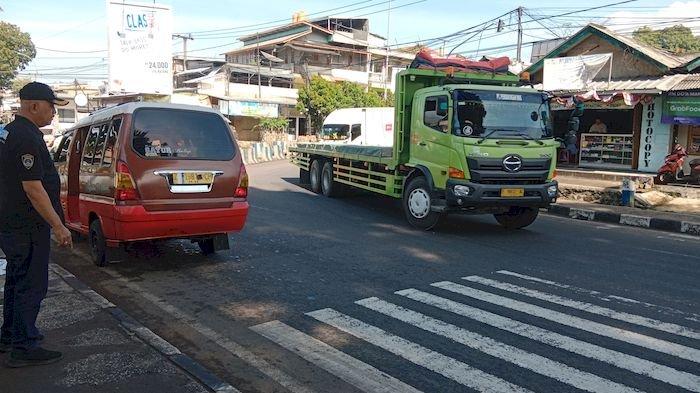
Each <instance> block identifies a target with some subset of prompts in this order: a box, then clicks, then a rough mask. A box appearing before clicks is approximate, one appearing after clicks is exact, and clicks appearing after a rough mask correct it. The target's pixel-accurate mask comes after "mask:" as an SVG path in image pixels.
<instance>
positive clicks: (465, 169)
mask: <svg viewBox="0 0 700 393" xmlns="http://www.w3.org/2000/svg"><path fill="white" fill-rule="evenodd" d="M395 97H396V100H395V107H394V108H395V116H394V126H393V133H394V143H393V146H391V147H381V146H361V145H347V144H332V143H305V144H298V145H297V146H296V147H293V148H291V149H290V159H291V162H292V163H293V164H295V165H297V166H299V167H300V172H299V173H300V175H299V177H300V182H301V183H302V184H310V186H311V190H312V191H314V192H317V193H322V194H323V195H325V196H328V197H334V196H338V195H341V194H342V193H343V191H344V190H345V189H347V188H348V187H350V188H357V189H362V190H367V191H371V192H375V193H379V194H383V195H388V196H391V197H394V198H400V199H402V201H403V210H404V212H405V215H406V219H407V220H408V222H409V223H410V224H411V225H412V226H414V227H416V228H421V229H431V228H433V227H434V226H435V225H436V224H437V223H438V222H439V221H440V219H441V218H443V217H444V216H446V215H447V214H450V213H472V214H493V215H494V216H495V218H496V220H497V221H498V222H499V223H500V224H501V225H503V226H504V227H506V228H511V229H518V228H523V227H526V226H528V225H530V224H531V223H532V222H534V221H535V219H536V218H537V214H538V212H539V209H540V208H543V207H547V206H549V205H550V204H551V203H553V202H555V201H556V198H557V182H556V181H555V180H554V177H555V176H556V171H555V164H556V149H557V147H558V146H559V142H558V141H555V140H554V138H553V136H552V121H551V116H550V110H549V97H548V96H547V95H546V94H545V93H543V92H540V91H537V90H535V89H532V88H530V87H524V86H522V85H521V82H520V78H519V77H518V76H517V75H513V74H497V73H481V72H451V73H449V74H448V73H445V72H440V71H435V70H425V69H408V70H405V71H402V72H400V73H399V74H398V77H397V82H396V90H395Z"/></svg>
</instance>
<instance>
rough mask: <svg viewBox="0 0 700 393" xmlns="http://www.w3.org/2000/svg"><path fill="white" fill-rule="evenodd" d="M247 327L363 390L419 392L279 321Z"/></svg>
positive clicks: (398, 392) (400, 392)
mask: <svg viewBox="0 0 700 393" xmlns="http://www.w3.org/2000/svg"><path fill="white" fill-rule="evenodd" d="M250 329H251V330H253V331H255V332H257V333H259V334H261V335H263V336H265V337H266V338H268V339H269V340H271V341H274V342H275V343H277V344H279V345H280V346H282V347H284V348H286V349H288V350H290V351H292V352H294V353H296V354H297V355H299V356H301V357H302V358H304V359H306V360H307V361H309V362H311V363H313V364H315V365H316V366H318V367H320V368H322V369H324V370H326V371H328V372H329V373H331V374H333V375H335V376H337V377H338V378H340V379H342V380H343V381H345V382H347V383H349V384H351V385H353V386H355V387H356V388H358V389H360V390H362V391H365V392H376V393H394V392H395V393H404V392H405V393H420V390H418V389H415V388H413V387H412V386H410V385H407V384H405V383H403V382H401V381H399V380H398V379H396V378H394V377H392V376H390V375H388V374H386V373H384V372H382V371H380V370H377V369H376V368H374V367H372V366H370V365H369V364H367V363H364V362H362V361H360V360H357V359H355V358H354V357H352V356H350V355H347V354H345V353H344V352H341V351H339V350H337V349H335V348H333V347H332V346H330V345H328V344H326V343H324V342H322V341H319V340H317V339H315V338H314V337H311V336H309V335H306V334H304V333H302V332H300V331H298V330H296V329H294V328H292V327H291V326H288V325H285V324H284V323H282V322H280V321H272V322H267V323H263V324H260V325H256V326H253V327H251V328H250Z"/></svg>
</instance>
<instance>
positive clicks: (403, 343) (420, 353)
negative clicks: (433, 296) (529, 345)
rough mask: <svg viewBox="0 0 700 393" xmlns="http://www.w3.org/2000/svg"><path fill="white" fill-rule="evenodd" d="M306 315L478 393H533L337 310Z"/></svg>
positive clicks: (326, 310)
mask: <svg viewBox="0 0 700 393" xmlns="http://www.w3.org/2000/svg"><path fill="white" fill-rule="evenodd" d="M306 315H308V316H310V317H312V318H315V319H317V320H319V321H321V322H324V323H326V324H328V325H331V326H333V327H335V328H337V329H340V330H342V331H344V332H346V333H348V334H351V335H353V336H355V337H358V338H360V339H362V340H365V341H367V342H369V343H371V344H373V345H376V346H378V347H380V348H382V349H384V350H386V351H389V352H391V353H393V354H395V355H398V356H401V357H402V358H404V359H406V360H409V361H411V362H413V363H415V364H417V365H419V366H422V367H424V368H427V369H428V370H431V371H434V372H436V373H438V374H440V375H442V376H444V377H446V378H449V379H452V380H453V381H456V382H458V383H460V384H462V385H464V386H468V387H470V388H473V389H476V390H478V391H481V392H503V393H511V392H529V390H527V389H525V388H522V387H520V386H517V385H514V384H512V383H510V382H508V381H505V380H503V379H501V378H498V377H496V376H494V375H491V374H487V373H485V372H483V371H481V370H477V369H475V368H473V367H471V366H469V365H467V364H464V363H462V362H460V361H458V360H456V359H453V358H451V357H448V356H445V355H442V354H440V353H437V352H435V351H433V350H430V349H428V348H425V347H422V346H420V345H418V344H416V343H414V342H411V341H408V340H406V339H404V338H401V337H399V336H396V335H393V334H391V333H388V332H386V331H384V330H382V329H380V328H378V327H376V326H372V325H369V324H366V323H364V322H362V321H360V320H357V319H355V318H352V317H349V316H347V315H345V314H342V313H339V312H338V311H335V310H333V309H330V308H325V309H322V310H317V311H313V312H309V313H307V314H306Z"/></svg>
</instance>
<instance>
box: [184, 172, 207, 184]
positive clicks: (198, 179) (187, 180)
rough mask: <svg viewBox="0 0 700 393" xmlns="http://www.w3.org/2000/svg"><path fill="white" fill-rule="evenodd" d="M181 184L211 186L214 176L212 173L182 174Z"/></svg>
mask: <svg viewBox="0 0 700 393" xmlns="http://www.w3.org/2000/svg"><path fill="white" fill-rule="evenodd" d="M182 175H183V176H182V180H183V182H182V183H183V184H188V185H189V184H211V182H212V180H214V175H213V174H212V173H208V172H203V173H196V172H185V173H183V174H182Z"/></svg>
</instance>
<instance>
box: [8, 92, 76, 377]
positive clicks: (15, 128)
mask: <svg viewBox="0 0 700 393" xmlns="http://www.w3.org/2000/svg"><path fill="white" fill-rule="evenodd" d="M19 98H20V110H19V112H18V113H17V115H16V116H15V120H14V121H13V122H11V123H10V124H8V125H7V126H5V129H4V130H2V131H0V248H2V250H3V251H4V252H5V255H6V258H7V271H6V277H5V293H4V296H5V297H4V309H3V324H2V329H1V330H0V333H1V334H0V352H8V351H9V352H10V356H9V359H8V361H7V365H8V366H9V367H23V366H32V365H39V364H49V363H53V362H56V361H58V360H60V359H61V357H62V354H61V353H60V352H55V351H48V350H46V349H43V348H41V347H40V346H39V344H40V343H41V340H42V339H43V336H42V335H41V333H39V330H38V329H37V327H36V317H37V315H38V314H39V307H40V306H41V301H42V300H43V299H44V297H45V296H46V291H47V289H48V264H49V250H50V246H51V230H52V229H53V231H54V235H55V237H56V240H57V241H58V242H59V244H60V245H62V246H69V247H71V246H72V241H71V234H70V231H68V229H67V228H66V227H65V226H64V225H63V220H62V216H63V212H62V209H61V205H60V201H59V193H60V179H59V176H58V173H57V172H56V168H55V167H54V165H53V160H52V158H51V156H50V155H49V151H48V149H47V148H46V144H45V143H44V139H43V134H42V133H41V131H40V130H39V127H44V126H46V125H49V124H51V120H52V119H53V117H54V115H55V114H56V109H55V108H54V105H65V104H67V101H65V100H60V99H57V98H56V96H55V95H54V92H53V91H52V90H51V88H50V87H49V86H47V85H45V84H43V83H37V82H32V83H29V84H27V85H26V86H24V87H23V88H22V89H21V90H20V91H19Z"/></svg>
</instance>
